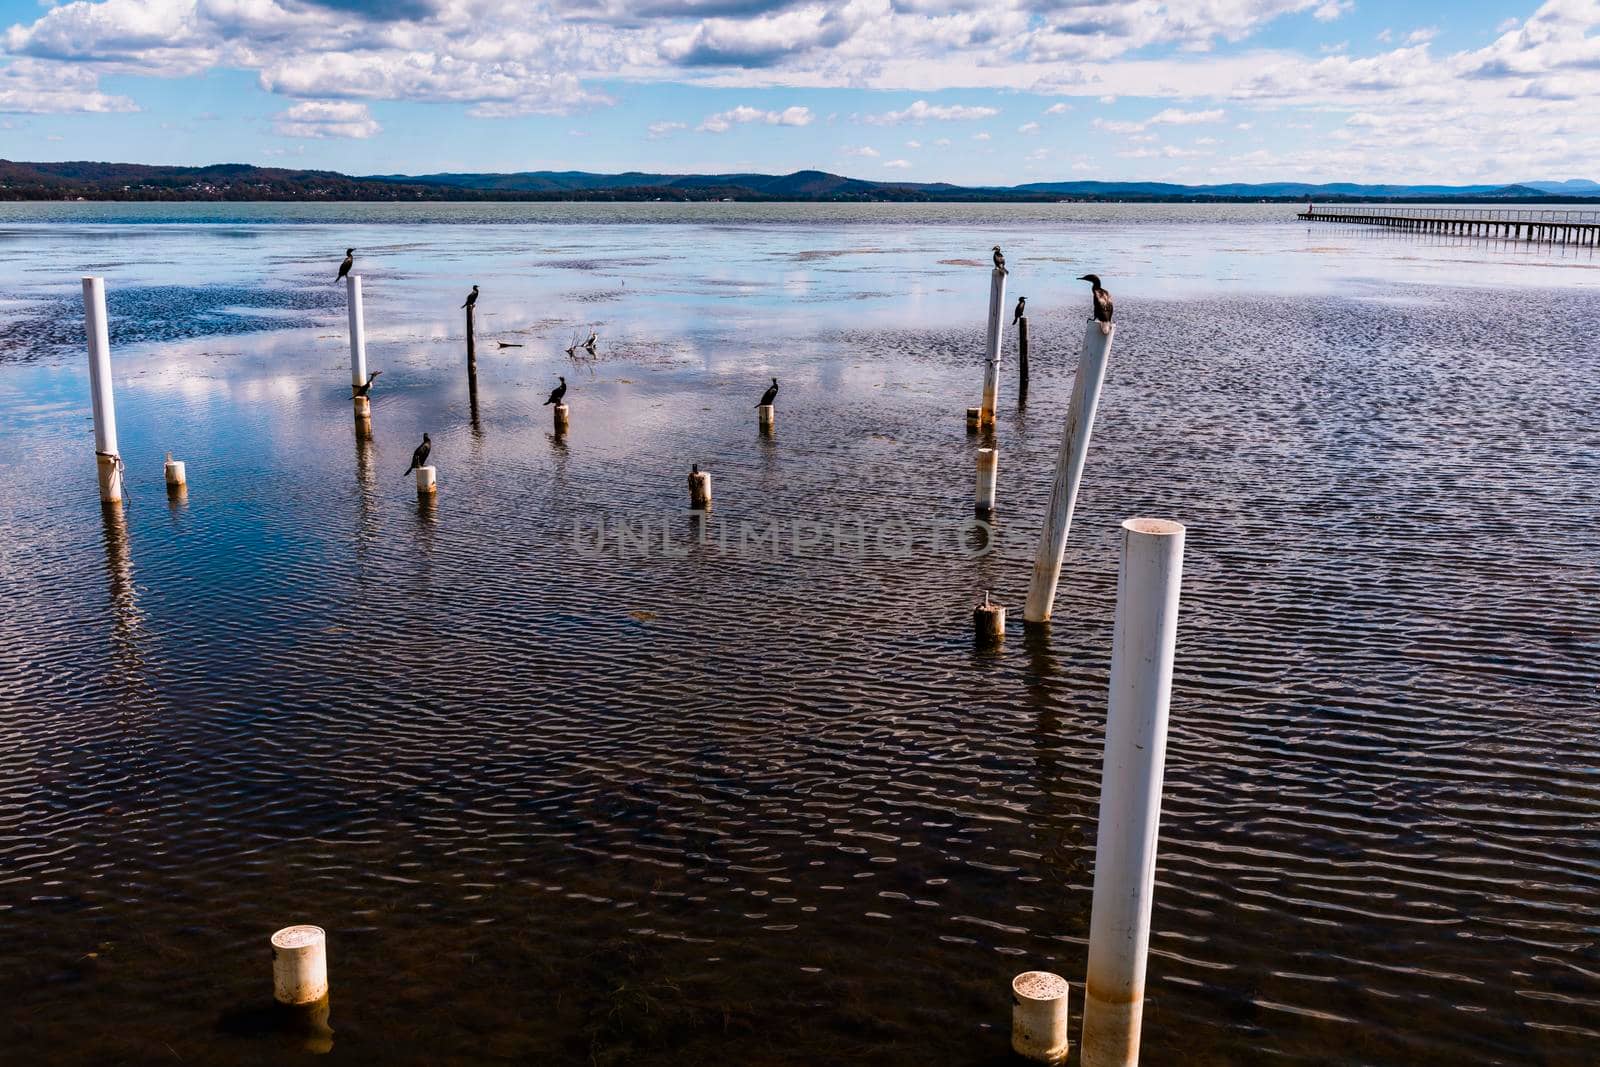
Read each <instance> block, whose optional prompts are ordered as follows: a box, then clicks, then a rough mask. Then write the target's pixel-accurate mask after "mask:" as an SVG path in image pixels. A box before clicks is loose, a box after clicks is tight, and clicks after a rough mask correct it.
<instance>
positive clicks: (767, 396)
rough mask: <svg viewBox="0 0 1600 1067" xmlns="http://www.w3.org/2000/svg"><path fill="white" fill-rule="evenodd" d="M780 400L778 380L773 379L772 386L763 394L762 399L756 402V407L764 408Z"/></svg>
mask: <svg viewBox="0 0 1600 1067" xmlns="http://www.w3.org/2000/svg"><path fill="white" fill-rule="evenodd" d="M776 399H778V379H776V378H774V379H772V384H771V385H769V386H767V391H766V392H764V393H762V394H761V399H760V400H758V401H757V402H756V407H758V408H764V407H766V406H767V405H768V404H770V403H772V402H773V401H774V400H776Z"/></svg>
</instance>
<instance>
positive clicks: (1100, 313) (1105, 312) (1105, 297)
mask: <svg viewBox="0 0 1600 1067" xmlns="http://www.w3.org/2000/svg"><path fill="white" fill-rule="evenodd" d="M1078 280H1079V281H1080V282H1088V283H1089V284H1090V285H1092V286H1094V321H1096V322H1110V321H1111V294H1110V293H1108V292H1106V291H1105V289H1103V288H1101V285H1100V275H1098V274H1081V275H1079V276H1078Z"/></svg>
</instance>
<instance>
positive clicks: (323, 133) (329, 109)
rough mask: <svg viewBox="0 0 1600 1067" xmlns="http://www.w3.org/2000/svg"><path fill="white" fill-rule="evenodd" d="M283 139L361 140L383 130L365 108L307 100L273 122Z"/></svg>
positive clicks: (274, 127)
mask: <svg viewBox="0 0 1600 1067" xmlns="http://www.w3.org/2000/svg"><path fill="white" fill-rule="evenodd" d="M272 129H273V131H274V132H275V133H277V134H278V136H280V137H353V138H356V139H358V140H362V139H365V138H368V137H372V136H375V135H376V134H377V133H378V132H379V131H381V130H382V129H383V127H382V126H380V125H378V121H377V120H376V119H374V118H373V117H372V112H370V111H368V110H367V105H366V104H356V103H349V102H329V101H324V100H305V101H301V102H300V103H298V104H295V105H294V106H293V107H291V108H289V110H287V111H284V112H281V113H279V114H278V115H277V116H276V117H274V119H273V120H272Z"/></svg>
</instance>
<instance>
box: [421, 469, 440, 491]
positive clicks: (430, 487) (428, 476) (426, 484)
mask: <svg viewBox="0 0 1600 1067" xmlns="http://www.w3.org/2000/svg"><path fill="white" fill-rule="evenodd" d="M436 473H437V471H436V469H435V468H433V467H418V468H417V495H418V496H432V495H433V494H434V493H437V492H438V491H439V483H438V482H437V481H436V480H435V478H434V475H435V474H436Z"/></svg>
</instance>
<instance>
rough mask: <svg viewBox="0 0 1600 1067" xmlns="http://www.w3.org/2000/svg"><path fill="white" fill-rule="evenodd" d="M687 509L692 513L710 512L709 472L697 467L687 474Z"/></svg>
mask: <svg viewBox="0 0 1600 1067" xmlns="http://www.w3.org/2000/svg"><path fill="white" fill-rule="evenodd" d="M689 507H690V509H691V510H694V511H710V510H711V472H710V471H703V470H701V469H700V467H699V465H698V464H696V465H695V468H694V469H693V470H692V471H690V472H689Z"/></svg>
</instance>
